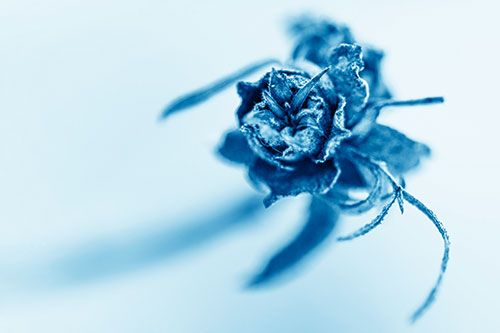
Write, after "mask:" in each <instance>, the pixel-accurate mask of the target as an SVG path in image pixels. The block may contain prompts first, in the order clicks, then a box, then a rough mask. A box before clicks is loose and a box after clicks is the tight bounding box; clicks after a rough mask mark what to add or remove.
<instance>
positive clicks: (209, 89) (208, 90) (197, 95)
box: [160, 59, 281, 120]
mask: <svg viewBox="0 0 500 333" xmlns="http://www.w3.org/2000/svg"><path fill="white" fill-rule="evenodd" d="M272 64H281V62H280V61H279V60H276V59H265V60H261V61H258V62H255V63H253V64H250V65H248V66H246V67H244V68H242V69H240V70H238V71H236V72H234V73H232V74H229V75H228V76H226V77H223V78H221V79H219V80H217V81H215V82H213V83H211V84H209V85H207V86H205V87H202V88H200V89H198V90H195V91H193V92H191V93H189V94H186V95H184V96H180V97H178V98H176V99H175V100H173V101H172V102H171V103H170V104H169V105H168V106H167V107H166V108H165V109H164V110H163V112H162V113H161V115H160V120H163V119H165V118H166V117H168V116H170V115H171V114H173V113H176V112H179V111H181V110H184V109H188V108H191V107H193V106H195V105H197V104H200V103H202V102H205V101H206V100H208V99H209V98H210V97H212V96H214V95H215V94H217V93H219V92H221V91H222V90H224V89H225V88H227V87H229V86H231V85H232V84H233V83H235V82H236V81H238V80H241V79H242V78H244V77H245V76H248V75H250V74H252V73H254V72H256V71H258V70H259V69H261V68H264V67H266V66H269V65H272Z"/></svg>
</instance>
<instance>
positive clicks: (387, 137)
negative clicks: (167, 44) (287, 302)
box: [163, 17, 450, 321]
mask: <svg viewBox="0 0 500 333" xmlns="http://www.w3.org/2000/svg"><path fill="white" fill-rule="evenodd" d="M290 31H291V33H292V35H293V36H294V39H295V46H294V48H293V50H292V56H291V59H292V61H291V62H290V63H288V64H286V65H281V66H280V67H281V68H279V69H275V68H271V69H270V70H269V71H268V72H267V73H265V74H264V75H263V76H262V77H261V78H260V79H259V80H258V81H256V82H238V83H237V92H238V95H239V96H240V97H241V104H240V106H239V107H238V108H237V110H236V116H237V121H238V126H237V128H235V129H233V130H231V131H229V132H228V133H227V134H226V135H225V136H224V138H223V140H222V142H221V144H220V147H219V149H218V152H219V154H220V156H222V157H223V158H224V159H226V160H228V161H231V162H233V163H236V164H239V165H241V166H244V167H245V168H246V169H247V171H248V175H249V179H250V180H251V183H252V184H253V185H254V186H255V187H256V188H257V189H262V188H267V192H268V193H267V196H266V197H265V199H264V205H265V206H266V207H269V206H270V205H272V204H273V203H275V202H276V201H277V200H279V199H282V198H284V197H287V196H296V195H299V194H301V193H307V194H309V195H311V196H312V198H311V205H310V206H309V214H308V218H307V223H306V224H305V226H304V228H303V230H302V231H301V232H300V233H299V234H298V235H297V236H296V237H295V238H294V239H293V240H292V241H291V242H290V243H289V244H288V245H286V246H284V247H283V248H282V250H280V251H279V252H278V253H277V254H275V255H274V256H272V258H271V259H270V260H269V261H268V262H267V264H266V265H264V268H263V269H262V270H261V272H260V273H258V274H257V275H256V276H255V277H254V278H253V279H252V280H251V283H250V284H249V285H250V286H256V285H262V284H264V283H267V282H269V281H270V280H272V279H274V278H275V277H277V276H279V275H281V274H282V273H283V272H285V271H287V270H289V269H290V268H291V267H293V266H295V265H296V264H298V263H299V262H300V261H301V260H303V259H304V258H305V257H306V256H307V254H309V253H310V252H312V251H313V250H314V249H315V248H316V247H318V245H319V244H320V243H321V242H323V241H324V240H325V239H327V237H328V236H329V235H330V234H331V233H332V231H333V229H334V227H335V225H336V223H337V220H338V218H339V214H341V213H345V214H361V213H364V212H367V211H369V210H370V209H372V208H373V207H375V206H377V205H380V204H383V207H382V210H381V211H380V213H379V214H378V215H377V216H376V217H375V218H374V219H373V220H372V221H371V222H369V223H368V224H367V225H365V226H363V227H362V228H360V229H359V230H356V231H354V232H352V233H351V234H349V235H346V236H340V237H337V240H338V241H346V240H351V239H354V238H357V237H360V236H363V235H365V234H367V233H368V232H369V231H371V230H373V229H374V228H376V227H377V226H379V225H381V223H382V221H383V219H384V218H385V216H386V215H387V213H388V212H389V210H390V209H391V207H392V206H393V205H394V204H395V203H397V204H398V207H399V209H400V211H401V213H403V212H404V203H405V202H408V203H410V204H411V205H413V206H415V207H416V208H417V209H418V210H420V211H421V212H422V213H423V214H424V215H425V216H426V217H428V218H429V220H430V221H432V222H433V223H434V225H435V226H436V228H437V230H438V231H439V232H440V234H441V236H442V238H443V241H444V247H445V250H444V255H443V259H442V263H441V271H440V275H439V278H438V280H437V282H436V283H435V285H434V286H433V288H432V289H431V292H430V293H429V295H428V297H427V298H426V300H425V301H424V303H423V304H422V305H421V306H420V307H419V308H418V309H417V311H416V312H415V313H414V314H413V316H412V321H414V320H416V319H418V318H419V317H420V316H421V315H422V314H423V313H424V311H425V310H426V309H427V308H428V306H429V305H430V304H431V303H432V302H433V300H434V299H435V296H436V293H437V290H438V287H439V285H440V283H441V281H442V278H443V275H444V272H445V270H446V266H447V262H448V257H449V244H450V242H449V237H448V234H447V232H446V230H445V229H444V227H443V225H442V223H441V222H440V221H439V220H438V219H437V217H436V216H435V215H434V213H433V212H432V211H431V210H430V209H428V208H427V207H426V206H425V205H424V204H423V203H422V202H420V201H419V200H418V199H416V198H415V197H414V196H413V195H411V194H410V193H409V192H407V190H406V189H405V188H404V180H403V179H404V178H403V177H404V176H405V174H406V173H407V172H408V171H410V170H412V169H415V168H416V167H417V166H418V165H419V164H420V161H421V160H422V159H423V158H424V157H426V156H428V155H429V152H430V149H429V148H428V147H427V146H426V145H425V144H422V143H419V142H416V141H414V140H412V139H410V138H408V137H407V136H405V135H404V134H403V133H401V132H399V131H397V130H395V129H393V128H391V127H388V126H385V125H382V124H379V123H378V122H377V119H378V116H379V115H380V113H381V111H382V110H383V109H384V108H385V107H389V106H410V105H423V104H432V103H441V102H443V98H442V97H428V98H422V99H415V100H407V101H397V100H393V99H392V97H391V96H392V94H391V93H390V91H389V89H388V88H387V86H386V84H385V83H384V80H383V78H382V74H381V71H380V69H381V61H382V57H383V53H382V52H381V51H379V50H377V49H375V48H372V47H362V46H360V45H358V44H357V43H356V41H355V39H354V37H353V36H352V34H351V32H350V31H349V29H348V28H347V27H346V26H343V25H338V24H335V23H332V22H329V21H326V20H318V19H314V18H310V17H301V18H299V19H298V20H296V21H295V22H294V23H293V24H292V25H291V27H290ZM276 63H279V62H278V61H275V60H266V61H261V62H258V63H256V64H253V65H250V66H248V67H246V68H244V69H243V70H241V71H239V72H236V73H235V74H232V75H229V76H228V77H226V78H223V79H221V80H219V81H217V82H215V83H214V84H212V85H209V86H207V87H204V88H201V89H199V90H197V91H195V92H193V93H191V94H188V95H186V96H184V97H181V98H179V99H177V100H175V101H174V102H173V103H172V104H170V105H169V106H168V107H167V108H166V109H165V111H164V112H163V117H165V116H169V115H171V114H172V113H175V112H177V111H179V110H181V109H185V108H188V107H191V106H194V105H196V104H198V103H200V102H202V101H205V100H206V99H207V98H209V97H211V96H213V95H214V94H216V93H217V92H219V91H220V90H222V89H223V88H225V87H227V86H229V85H230V84H232V83H234V82H235V81H237V80H240V79H241V78H242V77H243V76H245V75H248V74H250V73H252V72H254V71H256V70H259V69H262V68H265V67H266V66H270V65H271V64H276ZM396 179H399V180H400V181H396ZM353 190H356V191H358V192H359V191H364V192H365V193H366V196H365V197H364V198H362V199H359V198H354V197H353V196H352V192H353Z"/></svg>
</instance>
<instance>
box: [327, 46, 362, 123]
mask: <svg viewBox="0 0 500 333" xmlns="http://www.w3.org/2000/svg"><path fill="white" fill-rule="evenodd" d="M329 64H330V66H332V69H331V70H330V72H329V73H328V74H329V77H330V79H331V80H332V82H333V85H334V88H335V91H336V92H337V94H339V95H341V96H343V97H344V98H345V100H346V106H345V117H346V122H347V125H348V126H351V124H352V123H354V122H356V121H357V118H358V117H359V113H360V112H361V110H362V109H363V107H364V106H365V104H366V101H367V100H368V95H369V94H368V85H367V83H366V82H365V81H364V80H363V79H361V77H360V76H359V72H360V71H361V70H362V69H363V60H362V59H361V46H359V45H356V44H340V46H338V47H337V48H335V49H334V50H333V51H332V54H331V55H330V59H329Z"/></svg>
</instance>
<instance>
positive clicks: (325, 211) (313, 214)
mask: <svg viewBox="0 0 500 333" xmlns="http://www.w3.org/2000/svg"><path fill="white" fill-rule="evenodd" d="M338 218H339V212H338V210H336V209H335V208H333V207H332V206H330V205H328V204H326V203H324V202H323V201H321V200H320V199H317V198H312V199H311V205H310V208H309V217H308V219H307V222H306V224H305V226H304V227H303V229H302V230H301V231H300V232H299V233H298V234H297V236H295V238H294V239H293V240H292V241H291V242H290V243H289V244H287V245H286V246H285V247H284V248H283V249H281V250H280V251H279V252H278V253H276V254H275V255H274V256H273V257H272V258H271V259H270V260H269V261H268V262H267V264H266V266H265V267H264V269H263V270H262V271H261V272H260V273H259V274H257V275H256V276H255V277H254V278H253V279H252V281H251V282H250V286H256V285H261V284H263V283H266V282H268V281H270V280H271V279H273V278H275V277H277V276H279V275H281V274H282V273H283V272H285V271H287V270H289V269H290V268H292V267H294V266H295V265H297V264H298V263H299V262H301V261H303V260H304V258H305V257H306V256H308V255H309V254H310V253H311V252H312V251H313V250H314V249H316V248H317V247H318V245H320V244H321V243H322V242H323V241H324V240H325V239H326V238H328V236H329V235H330V234H331V232H332V231H333V229H334V228H335V226H336V225H337V222H338Z"/></svg>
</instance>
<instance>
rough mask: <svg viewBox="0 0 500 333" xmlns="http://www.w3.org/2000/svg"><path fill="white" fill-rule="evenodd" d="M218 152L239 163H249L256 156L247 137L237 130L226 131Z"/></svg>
mask: <svg viewBox="0 0 500 333" xmlns="http://www.w3.org/2000/svg"><path fill="white" fill-rule="evenodd" d="M218 153H219V155H220V156H222V157H224V158H225V159H227V160H229V161H231V162H235V163H241V164H250V163H252V162H253V160H254V159H255V158H256V156H255V154H254V153H253V151H252V149H250V146H248V142H247V139H246V138H245V136H244V135H243V133H241V132H240V131H239V130H234V131H230V132H228V133H226V136H225V137H224V142H222V144H221V145H220V146H219V149H218Z"/></svg>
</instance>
